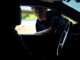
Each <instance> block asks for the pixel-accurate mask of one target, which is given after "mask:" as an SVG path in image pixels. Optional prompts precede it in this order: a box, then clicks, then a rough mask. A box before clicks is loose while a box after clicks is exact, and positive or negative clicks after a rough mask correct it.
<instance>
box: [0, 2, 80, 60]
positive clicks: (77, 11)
mask: <svg viewBox="0 0 80 60" xmlns="http://www.w3.org/2000/svg"><path fill="white" fill-rule="evenodd" d="M10 2H11V3H9V5H8V4H6V3H5V4H6V5H5V6H8V7H6V8H3V7H5V6H2V9H1V10H0V11H1V12H0V13H1V15H0V19H2V20H1V23H0V24H1V28H2V29H1V30H0V31H1V39H2V40H1V42H2V43H1V44H2V48H1V50H2V52H3V53H2V54H5V55H7V54H9V56H10V55H12V57H13V54H15V56H17V55H18V56H26V57H27V56H29V57H30V58H32V59H36V60H42V59H43V60H47V59H48V60H50V59H54V58H55V57H58V56H62V57H63V56H66V57H70V56H79V53H80V50H79V40H80V7H79V8H76V7H77V6H80V0H29V1H27V0H16V2H14V1H10ZM12 2H13V3H12ZM70 2H71V4H72V3H73V2H74V6H71V5H70V4H69V5H68V4H67V3H70ZM10 5H11V7H10ZM17 5H18V6H19V5H21V6H41V7H47V8H50V9H55V10H56V11H59V12H60V13H61V14H63V15H65V16H66V18H67V17H68V18H69V19H72V20H73V21H76V24H73V22H72V21H71V22H72V23H71V22H68V24H67V25H66V26H65V28H64V31H63V33H62V35H61V37H60V39H59V40H58V41H57V43H55V42H56V39H57V37H55V38H53V35H33V34H32V35H17V34H14V33H13V32H14V30H10V29H12V28H14V26H15V25H19V24H20V21H19V18H20V16H19V15H20V11H18V9H20V8H18V9H17ZM13 9H14V10H13ZM16 12H18V15H16ZM14 16H17V17H14ZM4 17H5V18H4ZM5 26H6V27H5ZM9 27H10V29H9ZM5 30H6V31H5ZM18 36H19V37H21V40H19V39H20V38H19V37H18ZM5 38H6V39H5ZM15 39H16V40H15ZM16 41H17V43H15V42H16ZM9 42H10V43H9ZM16 46H17V47H16ZM8 52H9V53H8ZM3 56H4V55H3ZM29 57H28V58H29ZM20 58H21V57H20ZM30 58H29V59H30Z"/></svg>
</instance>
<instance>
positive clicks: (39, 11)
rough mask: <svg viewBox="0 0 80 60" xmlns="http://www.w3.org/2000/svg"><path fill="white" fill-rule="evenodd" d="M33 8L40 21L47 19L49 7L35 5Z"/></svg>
mask: <svg viewBox="0 0 80 60" xmlns="http://www.w3.org/2000/svg"><path fill="white" fill-rule="evenodd" d="M32 9H33V11H34V13H35V15H36V16H37V18H38V19H39V20H40V21H42V20H45V19H46V14H47V8H45V7H33V8H32Z"/></svg>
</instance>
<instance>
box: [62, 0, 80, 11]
mask: <svg viewBox="0 0 80 60" xmlns="http://www.w3.org/2000/svg"><path fill="white" fill-rule="evenodd" d="M62 2H63V3H64V4H66V5H67V6H69V7H71V8H73V9H75V10H77V11H78V12H80V2H77V1H76V0H70V1H69V2H66V1H65V0H63V1H62Z"/></svg>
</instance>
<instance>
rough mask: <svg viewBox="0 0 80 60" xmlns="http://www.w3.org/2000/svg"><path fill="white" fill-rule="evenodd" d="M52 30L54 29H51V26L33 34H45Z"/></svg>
mask: <svg viewBox="0 0 80 60" xmlns="http://www.w3.org/2000/svg"><path fill="white" fill-rule="evenodd" d="M52 31H55V29H53V28H52V27H50V28H48V29H45V30H42V31H39V32H36V33H35V35H46V34H50V33H51V32H52Z"/></svg>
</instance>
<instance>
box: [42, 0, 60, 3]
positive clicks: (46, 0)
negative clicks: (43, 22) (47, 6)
mask: <svg viewBox="0 0 80 60" xmlns="http://www.w3.org/2000/svg"><path fill="white" fill-rule="evenodd" d="M41 1H43V2H49V3H53V2H54V1H60V0H41Z"/></svg>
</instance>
